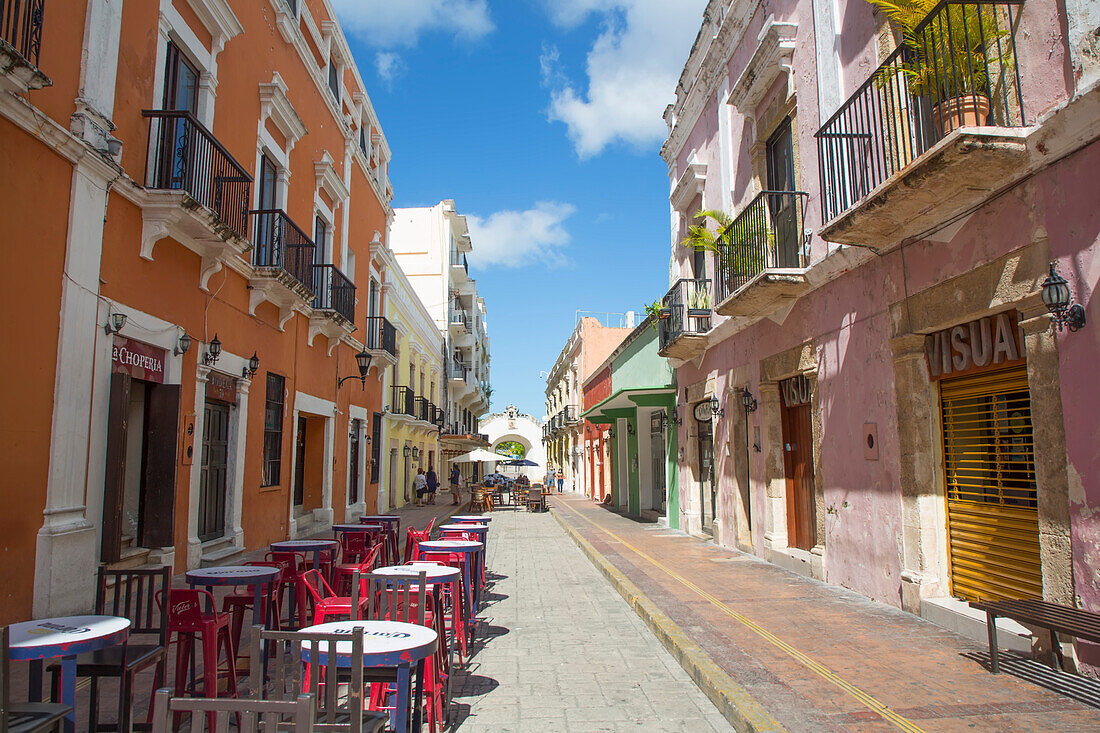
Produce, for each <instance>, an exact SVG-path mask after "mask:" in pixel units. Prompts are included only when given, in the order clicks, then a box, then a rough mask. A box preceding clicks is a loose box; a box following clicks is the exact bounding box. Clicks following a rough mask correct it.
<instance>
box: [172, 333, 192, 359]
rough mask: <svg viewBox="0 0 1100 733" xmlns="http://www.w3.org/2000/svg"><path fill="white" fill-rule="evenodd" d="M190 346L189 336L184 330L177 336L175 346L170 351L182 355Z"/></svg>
mask: <svg viewBox="0 0 1100 733" xmlns="http://www.w3.org/2000/svg"><path fill="white" fill-rule="evenodd" d="M190 348H191V336H190V335H189V334H188V333H187V332H186V331H184V332H183V335H182V336H180V337H179V340H178V341H177V342H176V347H175V348H174V349H172V353H173V354H175V355H176V356H183V355H184V354H186V353H187V350H188V349H190Z"/></svg>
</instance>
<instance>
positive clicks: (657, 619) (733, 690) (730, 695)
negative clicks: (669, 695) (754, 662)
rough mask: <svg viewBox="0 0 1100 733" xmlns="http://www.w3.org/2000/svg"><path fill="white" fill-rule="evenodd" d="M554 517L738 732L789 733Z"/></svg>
mask: <svg viewBox="0 0 1100 733" xmlns="http://www.w3.org/2000/svg"><path fill="white" fill-rule="evenodd" d="M551 514H552V515H553V516H554V519H555V520H557V522H558V524H560V525H561V527H562V529H564V530H565V532H566V534H568V535H569V537H570V539H572V540H573V542H574V543H576V545H577V547H579V548H580V549H581V551H582V552H583V553H584V554H585V555H587V556H588V559H589V560H591V561H592V564H593V565H595V566H596V568H597V569H598V570H599V571H600V572H601V573H603V575H604V577H606V578H607V579H608V581H610V582H611V585H612V586H613V587H614V588H615V590H616V591H618V592H619V595H621V596H622V597H623V599H624V600H626V602H627V603H629V604H630V607H631V608H633V609H634V612H635V613H637V614H638V616H639V617H640V618H641V619H642V620H643V621H644V622H645V623H646V625H647V626H649V628H650V630H651V631H652V632H653V634H654V635H655V636H656V637H657V638H658V639H659V640H660V642H661V644H663V645H664V647H665V649H667V650H668V651H669V653H671V654H672V656H673V657H675V659H676V661H677V662H679V663H680V666H681V667H683V668H684V671H686V672H687V673H688V676H690V677H691V679H692V680H693V681H694V682H695V684H696V685H697V686H698V687H699V689H700V690H702V691H703V694H704V695H706V696H707V698H709V699H710V701H711V702H712V703H714V706H715V707H717V708H718V712H720V713H721V714H722V716H723V717H724V718H725V719H726V720H728V721H729V723H730V725H732V726H733V727H734V729H736V730H738V731H741V732H742V733H765V732H768V733H774V732H778V731H785V730H786V729H785V728H783V726H781V725H780V724H779V723H778V722H777V721H776V720H775V719H774V718H772V716H771V715H769V714H768V712H767V711H766V710H765V709H764V708H763V706H761V705H760V703H758V702H757V701H756V700H755V699H753V697H752V696H751V695H749V693H748V692H747V691H746V690H745V688H743V687H741V686H740V685H738V684H737V683H736V682H734V681H733V679H732V678H731V677H730V676H729V675H728V674H727V673H726V672H725V671H724V670H723V669H722V668H721V667H719V666H718V665H717V664H715V662H714V660H712V659H711V658H710V655H709V654H707V653H706V651H705V650H704V649H703V648H702V647H701V646H699V645H698V644H696V643H695V642H694V641H692V639H691V637H689V636H688V635H687V634H686V633H685V632H684V630H683V629H681V628H680V627H679V626H678V625H677V624H676V622H674V621H673V620H672V619H671V618H669V617H668V615H666V614H665V613H664V612H663V611H662V610H661V609H660V608H658V607H657V604H656V603H654V602H653V601H652V600H651V599H650V598H649V597H648V596H646V595H645V594H644V593H642V591H641V589H639V588H638V586H636V585H634V583H632V582H631V581H630V579H629V578H627V577H626V575H624V574H623V573H622V571H620V570H619V569H618V568H616V567H615V566H614V565H612V564H611V563H610V562H608V560H607V559H606V558H605V557H604V556H603V555H602V554H601V553H600V551H599V550H597V549H596V548H595V547H594V546H593V545H592V543H590V542H589V541H588V540H586V539H585V538H584V537H583V536H581V533H580V532H578V531H577V529H576V528H575V527H573V526H572V525H570V524H569V523H568V522H567V521H566V520H565V519H564V518H563V517H561V516H560V515H559V513H558V511H557V510H556V509H552V510H551Z"/></svg>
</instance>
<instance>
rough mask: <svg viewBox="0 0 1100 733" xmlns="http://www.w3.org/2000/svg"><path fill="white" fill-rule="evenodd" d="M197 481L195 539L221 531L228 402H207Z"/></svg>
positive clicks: (223, 530) (208, 536)
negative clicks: (197, 518)
mask: <svg viewBox="0 0 1100 733" xmlns="http://www.w3.org/2000/svg"><path fill="white" fill-rule="evenodd" d="M201 470H202V473H201V474H200V476H201V478H200V482H199V540H201V541H202V542H206V541H207V540H213V539H217V538H218V537H222V536H223V535H224V534H225V494H226V485H227V479H228V473H229V405H227V404H225V403H224V402H207V403H206V408H205V410H204V411H203V424H202V469H201Z"/></svg>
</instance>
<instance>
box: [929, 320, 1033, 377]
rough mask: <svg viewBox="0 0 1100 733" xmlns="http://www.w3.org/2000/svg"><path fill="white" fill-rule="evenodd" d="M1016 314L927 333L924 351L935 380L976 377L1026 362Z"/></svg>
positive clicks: (930, 372)
mask: <svg viewBox="0 0 1100 733" xmlns="http://www.w3.org/2000/svg"><path fill="white" fill-rule="evenodd" d="M1022 347H1023V339H1022V338H1020V332H1019V329H1018V328H1017V327H1016V311H1009V312H1007V313H998V314H996V315H994V316H986V317H985V318H979V319H978V320H976V321H971V322H970V323H965V324H963V325H961V326H953V327H951V328H945V329H944V330H942V331H937V332H936V333H930V334H928V335H927V336H926V337H925V339H924V352H925V356H926V357H927V358H928V373H929V374H931V375H932V379H934V380H935V379H944V378H945V377H958V376H962V375H964V374H977V373H980V372H986V371H989V370H991V369H1000V368H1001V367H1005V366H1010V365H1013V364H1018V363H1023V362H1024V361H1025V358H1024V350H1023V348H1022Z"/></svg>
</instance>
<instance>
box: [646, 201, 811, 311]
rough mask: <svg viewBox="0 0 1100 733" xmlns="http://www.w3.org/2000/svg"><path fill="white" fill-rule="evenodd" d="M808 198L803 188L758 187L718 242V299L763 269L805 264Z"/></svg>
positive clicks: (739, 286) (806, 262)
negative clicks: (757, 192)
mask: <svg viewBox="0 0 1100 733" xmlns="http://www.w3.org/2000/svg"><path fill="white" fill-rule="evenodd" d="M807 198H808V194H806V193H804V192H802V191H761V192H760V193H759V194H757V196H756V198H754V199H753V200H752V201H751V202H750V203H749V205H748V206H746V207H745V208H744V209H743V210H742V211H741V213H740V214H738V215H737V218H736V219H734V220H733V223H732V224H730V225H729V226H728V227H726V230H725V231H724V232H723V233H722V235H721V237H720V238H719V242H718V257H717V270H718V278H717V280H718V302H721V301H723V300H725V299H726V298H728V297H729V296H730V295H732V294H733V293H736V292H737V290H738V289H739V288H741V287H742V286H743V285H745V283H747V282H749V281H750V280H752V279H753V278H754V277H756V276H757V275H759V274H760V273H761V272H763V271H764V270H768V269H776V268H795V267H806V265H807V264H808V259H809V258H808V252H807V251H806V236H805V232H806V199H807ZM666 297H668V296H666ZM688 307H689V308H690V307H691V304H690V303H689V304H688Z"/></svg>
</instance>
